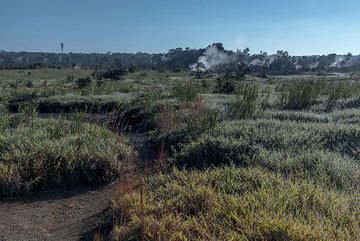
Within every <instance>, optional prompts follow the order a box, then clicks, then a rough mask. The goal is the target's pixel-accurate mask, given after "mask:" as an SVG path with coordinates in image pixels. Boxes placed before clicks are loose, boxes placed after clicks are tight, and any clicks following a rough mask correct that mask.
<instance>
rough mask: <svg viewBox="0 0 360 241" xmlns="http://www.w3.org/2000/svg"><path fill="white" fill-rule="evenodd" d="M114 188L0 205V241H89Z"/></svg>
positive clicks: (40, 196) (53, 193) (49, 194)
mask: <svg viewBox="0 0 360 241" xmlns="http://www.w3.org/2000/svg"><path fill="white" fill-rule="evenodd" d="M115 187H116V184H111V185H108V186H106V187H102V188H98V189H94V188H92V189H91V188H76V189H77V190H71V191H68V190H61V191H49V192H46V193H42V194H38V195H35V196H32V197H29V198H22V199H16V200H3V201H0V240H9V241H17V240H92V237H93V230H94V228H95V226H96V224H97V223H98V222H99V221H100V220H101V216H102V214H103V212H104V211H106V209H108V208H109V207H110V201H111V198H112V194H113V192H114V190H115Z"/></svg>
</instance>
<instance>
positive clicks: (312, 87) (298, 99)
mask: <svg viewBox="0 0 360 241" xmlns="http://www.w3.org/2000/svg"><path fill="white" fill-rule="evenodd" d="M319 86H320V85H317V84H314V83H299V84H292V85H291V86H290V87H288V89H287V91H285V92H284V93H283V96H282V100H281V102H282V104H281V105H283V106H284V108H285V109H291V110H303V109H307V108H309V107H310V106H311V105H313V104H314V103H315V101H316V100H317V98H318V95H319V92H320V88H319Z"/></svg>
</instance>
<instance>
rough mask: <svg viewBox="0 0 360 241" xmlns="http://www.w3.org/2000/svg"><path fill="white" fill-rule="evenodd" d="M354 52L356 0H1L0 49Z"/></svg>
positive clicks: (359, 40)
mask: <svg viewBox="0 0 360 241" xmlns="http://www.w3.org/2000/svg"><path fill="white" fill-rule="evenodd" d="M60 41H63V42H64V43H65V51H66V52H108V51H111V52H138V51H142V52H150V53H153V52H165V51H167V50H168V49H170V48H176V47H191V48H201V47H206V46H207V45H209V44H211V43H213V42H222V43H223V44H224V46H225V48H227V49H234V50H236V49H237V48H239V49H243V48H245V47H249V48H250V50H251V52H252V53H256V52H259V51H260V50H262V51H267V52H268V53H274V52H276V50H278V49H284V50H288V51H289V52H290V54H292V55H303V54H329V53H333V52H335V53H338V54H343V53H348V52H352V53H353V54H360V1H359V0H343V1H340V0H301V1H300V0H251V1H249V0H245V1H243V0H222V1H219V0H207V1H206V0H117V1H116V0H102V1H100V0H72V1H70V0H31V1H30V0H22V1H21V0H0V49H3V50H7V51H22V50H23V51H49V52H59V49H60V44H59V43H60Z"/></svg>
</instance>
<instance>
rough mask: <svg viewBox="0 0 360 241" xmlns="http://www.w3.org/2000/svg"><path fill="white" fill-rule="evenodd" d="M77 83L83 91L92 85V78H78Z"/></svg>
mask: <svg viewBox="0 0 360 241" xmlns="http://www.w3.org/2000/svg"><path fill="white" fill-rule="evenodd" d="M75 83H76V85H77V87H78V88H79V89H82V88H85V87H86V86H89V85H90V84H91V79H90V77H86V78H78V79H77V80H76V81H75Z"/></svg>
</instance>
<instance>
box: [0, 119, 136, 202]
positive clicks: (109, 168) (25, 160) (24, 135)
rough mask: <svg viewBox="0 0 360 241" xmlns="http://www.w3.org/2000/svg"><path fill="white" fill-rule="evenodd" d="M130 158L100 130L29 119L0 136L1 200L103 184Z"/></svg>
mask: <svg viewBox="0 0 360 241" xmlns="http://www.w3.org/2000/svg"><path fill="white" fill-rule="evenodd" d="M131 157H132V150H131V148H130V147H129V146H128V144H127V142H126V140H125V139H124V138H122V137H118V136H115V135H114V134H112V133H111V132H109V131H108V130H106V129H104V128H102V127H98V126H95V125H90V124H84V123H81V122H76V121H66V120H62V119H60V120H53V119H48V120H42V119H37V118H34V119H30V120H27V121H24V122H21V123H19V124H18V126H17V127H16V128H12V127H7V128H5V130H4V131H3V132H1V133H0V167H1V168H0V196H3V195H16V194H21V193H24V192H27V191H31V190H36V189H39V188H53V187H56V186H64V185H74V184H89V183H103V182H107V181H110V180H113V179H114V178H116V177H117V176H118V175H119V173H120V171H121V168H122V166H123V163H126V162H128V161H130V160H131Z"/></svg>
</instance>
